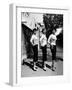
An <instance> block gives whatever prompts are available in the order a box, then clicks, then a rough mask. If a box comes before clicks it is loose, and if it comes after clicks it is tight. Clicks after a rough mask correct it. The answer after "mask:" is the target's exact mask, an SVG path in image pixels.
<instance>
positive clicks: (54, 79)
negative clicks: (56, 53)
mask: <svg viewBox="0 0 72 90" xmlns="http://www.w3.org/2000/svg"><path fill="white" fill-rule="evenodd" d="M22 12H35V13H50V14H51V13H53V14H63V29H64V31H63V32H64V47H63V48H64V49H63V51H64V52H63V59H64V61H63V75H62V76H45V77H44V76H43V77H42V76H41V77H21V13H22ZM13 15H14V17H13V36H14V37H13V40H14V41H13V43H14V44H13V46H14V48H13V55H14V57H13V66H14V67H13V76H14V77H13V85H36V84H37V85H39V84H42V85H43V84H52V83H53V84H54V83H67V82H70V71H69V68H70V67H69V64H70V62H68V52H67V50H68V48H67V42H68V39H67V35H68V33H67V30H68V29H69V10H68V9H59V8H37V7H24V6H23V5H22V6H21V5H15V4H13ZM66 49H67V50H66Z"/></svg>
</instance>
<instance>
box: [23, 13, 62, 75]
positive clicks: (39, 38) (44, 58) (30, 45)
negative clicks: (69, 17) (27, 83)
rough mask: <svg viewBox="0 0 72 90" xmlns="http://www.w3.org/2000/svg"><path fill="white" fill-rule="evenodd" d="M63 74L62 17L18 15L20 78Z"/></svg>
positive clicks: (34, 14) (32, 14)
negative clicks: (19, 28) (19, 18)
mask: <svg viewBox="0 0 72 90" xmlns="http://www.w3.org/2000/svg"><path fill="white" fill-rule="evenodd" d="M55 75H63V14H50V13H33V12H22V13H21V77H33V76H55Z"/></svg>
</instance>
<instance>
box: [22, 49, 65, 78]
mask: <svg viewBox="0 0 72 90" xmlns="http://www.w3.org/2000/svg"><path fill="white" fill-rule="evenodd" d="M47 56H48V57H47V62H46V64H47V65H46V66H47V70H46V71H43V69H42V63H41V62H42V56H41V51H39V60H38V70H37V71H33V69H32V67H33V63H32V61H33V60H32V59H27V60H26V61H25V63H24V65H22V66H21V76H22V77H32V76H54V75H63V51H62V49H61V48H59V47H57V60H56V61H55V67H56V70H55V71H52V70H51V52H50V50H49V49H48V55H47Z"/></svg>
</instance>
